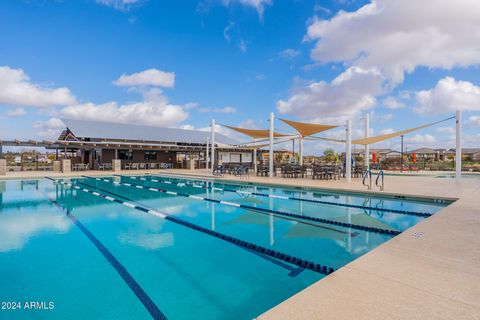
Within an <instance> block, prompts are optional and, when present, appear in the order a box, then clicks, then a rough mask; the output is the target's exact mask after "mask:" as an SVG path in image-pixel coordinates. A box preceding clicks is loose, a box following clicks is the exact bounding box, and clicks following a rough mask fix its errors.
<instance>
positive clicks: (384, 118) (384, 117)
mask: <svg viewBox="0 0 480 320" xmlns="http://www.w3.org/2000/svg"><path fill="white" fill-rule="evenodd" d="M373 116H374V121H375V122H378V123H385V122H388V121H390V120H392V119H393V114H391V113H386V114H377V113H374V114H373Z"/></svg>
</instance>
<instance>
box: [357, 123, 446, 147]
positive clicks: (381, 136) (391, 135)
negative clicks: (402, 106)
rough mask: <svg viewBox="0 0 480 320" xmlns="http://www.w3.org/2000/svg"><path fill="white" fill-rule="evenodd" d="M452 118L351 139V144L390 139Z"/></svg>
mask: <svg viewBox="0 0 480 320" xmlns="http://www.w3.org/2000/svg"><path fill="white" fill-rule="evenodd" d="M453 118H455V117H450V118H447V119H443V120H440V121H435V122H432V123H429V124H425V125H423V126H419V127H415V128H411V129H407V130H402V131H397V132H393V133H388V134H382V135H379V136H374V137H369V138H364V139H357V140H353V141H352V143H353V144H372V143H377V142H380V141H384V140H388V139H391V138H395V137H399V136H402V135H404V134H407V133H410V132H413V131H416V130H420V129H423V128H426V127H430V126H433V125H435V124H437V123H440V122H444V121H447V120H450V119H453Z"/></svg>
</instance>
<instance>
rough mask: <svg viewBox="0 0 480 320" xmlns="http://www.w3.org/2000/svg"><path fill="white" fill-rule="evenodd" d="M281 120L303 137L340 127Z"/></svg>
mask: <svg viewBox="0 0 480 320" xmlns="http://www.w3.org/2000/svg"><path fill="white" fill-rule="evenodd" d="M279 120H281V121H283V122H285V123H286V124H288V125H289V126H291V127H293V128H294V129H295V130H297V132H298V133H300V135H301V136H302V137H307V136H311V135H312V134H315V133H319V132H323V131H327V130H330V129H333V128H336V127H338V126H334V125H329V124H317V123H304V122H297V121H292V120H286V119H280V118H279Z"/></svg>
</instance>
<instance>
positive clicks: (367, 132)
mask: <svg viewBox="0 0 480 320" xmlns="http://www.w3.org/2000/svg"><path fill="white" fill-rule="evenodd" d="M369 136H370V113H367V114H365V139H366V138H368V137H369ZM364 151H365V167H367V169H369V168H370V145H368V144H366V145H365V150H364Z"/></svg>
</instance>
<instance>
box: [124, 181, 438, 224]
mask: <svg viewBox="0 0 480 320" xmlns="http://www.w3.org/2000/svg"><path fill="white" fill-rule="evenodd" d="M115 176H118V177H124V178H130V179H139V180H145V181H152V182H158V183H165V184H174V185H175V186H178V185H177V184H175V183H173V182H172V181H170V180H159V179H153V177H160V176H148V175H146V176H145V177H148V178H149V179H146V178H142V177H133V176H123V175H115ZM184 186H190V187H193V188H202V189H213V190H215V191H226V192H234V193H239V194H245V195H255V196H260V197H268V198H274V199H284V200H295V201H304V202H310V203H318V204H325V205H332V206H340V207H347V208H356V209H367V210H375V211H383V212H388V213H398V214H405V215H412V216H418V217H430V216H432V213H429V212H417V211H409V210H399V209H388V208H377V207H372V206H364V205H356V204H349V203H340V202H334V201H324V200H315V199H303V198H298V197H287V196H279V195H275V194H268V193H261V192H251V191H243V190H235V189H228V188H217V187H213V186H212V187H208V186H202V185H198V184H194V183H184Z"/></svg>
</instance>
